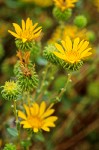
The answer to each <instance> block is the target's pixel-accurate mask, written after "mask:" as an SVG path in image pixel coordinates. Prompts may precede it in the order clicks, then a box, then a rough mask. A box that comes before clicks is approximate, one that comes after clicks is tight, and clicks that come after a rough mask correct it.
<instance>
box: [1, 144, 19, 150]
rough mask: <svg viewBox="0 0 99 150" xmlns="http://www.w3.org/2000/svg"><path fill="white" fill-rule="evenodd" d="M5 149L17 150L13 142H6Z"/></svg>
mask: <svg viewBox="0 0 99 150" xmlns="http://www.w3.org/2000/svg"><path fill="white" fill-rule="evenodd" d="M3 150H16V146H15V145H13V144H12V143H9V144H6V145H5V147H4V149H3Z"/></svg>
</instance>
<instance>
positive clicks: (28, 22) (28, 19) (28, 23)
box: [26, 18, 31, 30]
mask: <svg viewBox="0 0 99 150" xmlns="http://www.w3.org/2000/svg"><path fill="white" fill-rule="evenodd" d="M30 23H31V20H30V18H27V20H26V30H28V29H29V28H30Z"/></svg>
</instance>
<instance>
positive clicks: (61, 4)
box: [53, 0, 78, 11]
mask: <svg viewBox="0 0 99 150" xmlns="http://www.w3.org/2000/svg"><path fill="white" fill-rule="evenodd" d="M53 1H54V2H55V5H56V6H57V7H58V8H60V9H61V10H62V11H64V10H66V9H68V8H73V7H75V4H74V3H76V2H77V1H78V0H53Z"/></svg>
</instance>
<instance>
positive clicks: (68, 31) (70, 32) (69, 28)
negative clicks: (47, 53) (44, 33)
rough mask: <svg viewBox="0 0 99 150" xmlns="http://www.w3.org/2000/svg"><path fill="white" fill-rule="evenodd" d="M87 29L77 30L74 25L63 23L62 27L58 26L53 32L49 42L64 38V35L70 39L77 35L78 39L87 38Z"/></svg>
mask: <svg viewBox="0 0 99 150" xmlns="http://www.w3.org/2000/svg"><path fill="white" fill-rule="evenodd" d="M87 33H88V31H87V29H85V28H84V29H81V30H79V29H78V27H77V26H75V25H69V24H67V25H65V26H64V27H61V26H58V27H57V28H56V30H55V31H54V32H53V34H52V37H51V39H50V40H49V41H48V42H49V43H55V42H57V41H60V40H65V38H66V36H69V37H70V38H71V39H75V38H77V37H79V38H80V39H87Z"/></svg>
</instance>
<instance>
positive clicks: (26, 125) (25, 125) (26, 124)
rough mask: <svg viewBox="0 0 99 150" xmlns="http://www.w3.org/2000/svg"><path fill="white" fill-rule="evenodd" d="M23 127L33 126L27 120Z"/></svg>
mask: <svg viewBox="0 0 99 150" xmlns="http://www.w3.org/2000/svg"><path fill="white" fill-rule="evenodd" d="M23 128H32V126H31V125H30V124H29V123H28V122H26V123H25V124H24V126H23Z"/></svg>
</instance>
